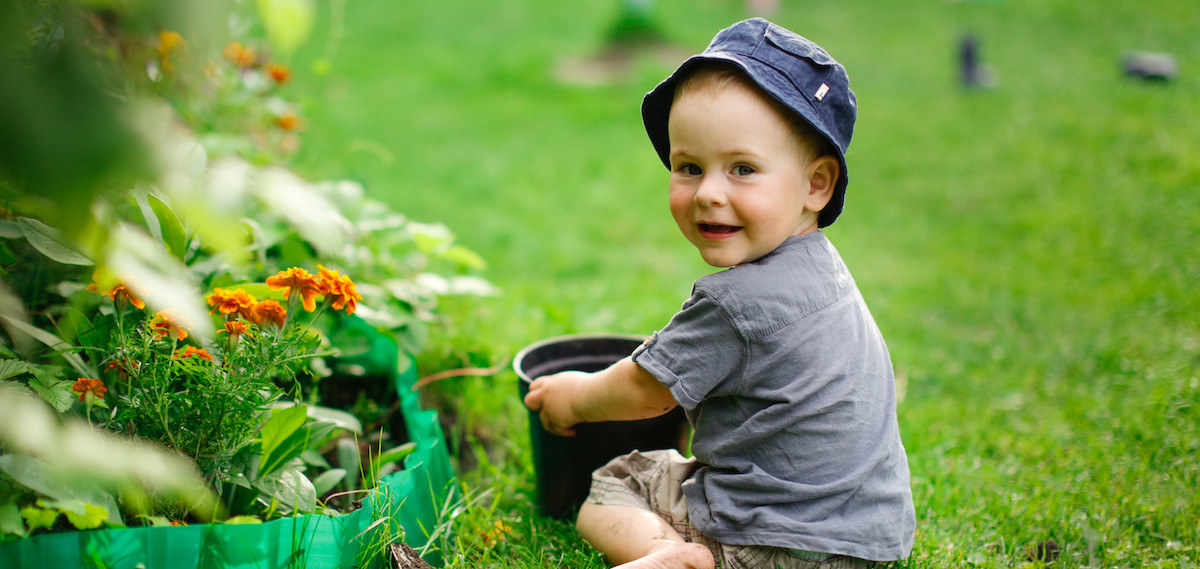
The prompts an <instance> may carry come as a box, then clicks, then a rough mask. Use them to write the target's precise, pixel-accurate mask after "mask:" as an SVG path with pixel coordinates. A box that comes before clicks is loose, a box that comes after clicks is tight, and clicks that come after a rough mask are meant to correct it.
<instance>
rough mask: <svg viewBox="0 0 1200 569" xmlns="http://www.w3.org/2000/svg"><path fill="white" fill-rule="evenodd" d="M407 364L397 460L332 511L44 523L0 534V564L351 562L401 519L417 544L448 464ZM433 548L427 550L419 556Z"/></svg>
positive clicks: (366, 557)
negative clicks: (86, 525) (350, 502)
mask: <svg viewBox="0 0 1200 569" xmlns="http://www.w3.org/2000/svg"><path fill="white" fill-rule="evenodd" d="M415 370H416V366H415V365H410V366H409V368H408V369H407V370H406V371H404V372H402V373H396V374H395V376H394V381H395V385H396V390H397V392H398V393H399V397H400V410H401V411H402V412H403V414H404V423H405V426H406V427H407V429H408V432H409V437H410V440H411V441H412V442H414V443H415V444H416V448H415V450H414V451H413V452H412V454H410V455H408V457H407V458H406V459H405V460H404V469H403V470H400V471H398V472H395V473H392V474H389V475H387V476H385V477H383V478H382V479H381V480H380V483H379V485H378V486H377V487H376V488H375V489H374V490H372V491H371V493H370V494H369V495H368V496H367V497H366V498H364V499H363V500H362V507H361V508H359V509H357V510H355V511H353V512H350V513H348V514H344V515H340V516H328V515H319V514H308V515H300V516H292V517H287V518H280V519H276V520H272V521H269V522H266V523H261V524H200V525H190V526H171V527H140V528H126V529H104V530H89V531H67V532H57V533H45V534H40V535H35V536H33V537H30V538H27V539H22V540H18V541H12V542H8V543H3V544H0V569H8V568H12V569H41V568H43V567H55V568H64V569H69V568H74V567H106V568H109V569H126V568H128V569H134V568H144V569H155V568H163V569H166V568H172V569H174V568H179V567H227V568H239V567H256V568H270V567H293V566H302V567H309V568H325V567H330V568H332V567H352V566H363V565H370V564H371V562H378V561H380V560H381V559H382V558H383V556H384V554H385V551H386V549H385V546H386V545H387V544H388V540H387V538H386V537H385V536H387V535H394V534H395V532H396V531H397V530H400V529H401V528H402V531H403V535H404V541H405V542H406V543H408V544H409V545H411V546H413V547H414V548H417V549H421V548H423V547H424V546H426V545H427V543H428V542H429V541H430V538H431V535H430V534H431V532H433V531H434V529H435V528H436V527H437V526H438V523H439V515H440V512H441V509H442V505H443V504H444V503H445V502H446V500H447V499H448V498H450V497H451V496H452V493H453V486H452V484H451V482H452V480H453V478H454V472H453V469H452V467H451V465H450V457H449V453H448V452H447V449H446V443H445V439H444V437H443V436H442V429H441V426H440V424H439V422H438V418H437V412H436V411H433V410H426V409H421V408H420V404H419V403H418V401H417V394H416V393H415V392H413V391H412V390H411V389H410V388H411V386H412V384H413V381H414V379H415V374H416V372H415ZM435 556H436V555H427V559H428V558H430V557H435Z"/></svg>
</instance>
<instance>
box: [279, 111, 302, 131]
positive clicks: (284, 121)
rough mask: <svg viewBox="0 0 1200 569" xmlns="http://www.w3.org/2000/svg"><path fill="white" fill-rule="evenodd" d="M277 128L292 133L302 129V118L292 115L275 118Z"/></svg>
mask: <svg viewBox="0 0 1200 569" xmlns="http://www.w3.org/2000/svg"><path fill="white" fill-rule="evenodd" d="M275 126H277V127H279V128H280V129H281V130H285V131H287V132H292V131H294V130H297V129H299V128H300V117H297V116H296V115H294V114H292V113H287V114H285V115H281V116H278V117H275Z"/></svg>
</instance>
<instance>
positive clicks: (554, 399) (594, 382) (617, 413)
mask: <svg viewBox="0 0 1200 569" xmlns="http://www.w3.org/2000/svg"><path fill="white" fill-rule="evenodd" d="M525 405H526V406H527V407H529V408H530V409H531V410H533V411H540V412H541V418H542V425H543V426H545V427H546V430H547V431H550V432H551V433H554V434H556V435H573V434H575V429H573V428H572V427H574V426H575V425H576V424H577V423H591V422H595V421H629V420H634V419H648V418H650V417H657V416H659V415H662V414H664V413H666V412H667V411H670V410H671V409H674V408H675V406H676V405H678V403H676V402H675V397H674V396H672V395H671V391H670V390H668V389H667V387H666V386H665V385H663V384H662V383H659V381H658V380H657V379H655V377H654V376H653V375H650V372H647V371H646V370H644V369H642V366H640V365H638V364H637V363H635V362H634V361H633V360H632V359H630V358H625V359H623V360H621V361H619V362H617V363H615V364H613V365H611V366H609V367H608V368H607V369H604V370H601V371H598V372H596V373H584V372H580V371H565V372H562V373H556V374H554V375H548V376H545V377H539V378H538V379H536V380H534V381H533V383H531V384H530V385H529V394H528V395H526V396H525Z"/></svg>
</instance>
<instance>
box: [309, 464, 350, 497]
mask: <svg viewBox="0 0 1200 569" xmlns="http://www.w3.org/2000/svg"><path fill="white" fill-rule="evenodd" d="M345 477H346V470H345V469H342V468H330V469H329V470H326V471H325V472H322V473H321V474H320V475H319V476H317V479H316V480H313V486H314V487H315V488H316V490H317V495H318V496H324V495H325V494H328V493H329V491H330V490H333V489H334V488H335V487H337V485H338V484H339V483H340V482H341V481H342V479H344V478H345Z"/></svg>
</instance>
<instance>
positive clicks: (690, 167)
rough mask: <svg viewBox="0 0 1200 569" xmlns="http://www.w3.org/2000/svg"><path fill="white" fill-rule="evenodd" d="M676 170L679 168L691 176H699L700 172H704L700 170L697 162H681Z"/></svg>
mask: <svg viewBox="0 0 1200 569" xmlns="http://www.w3.org/2000/svg"><path fill="white" fill-rule="evenodd" d="M676 170H679V171H680V172H682V173H684V174H687V175H689V176H699V175H700V174H702V173H703V172H702V171H701V170H700V167H699V166H697V165H695V164H680V165H679V167H678V168H676Z"/></svg>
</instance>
